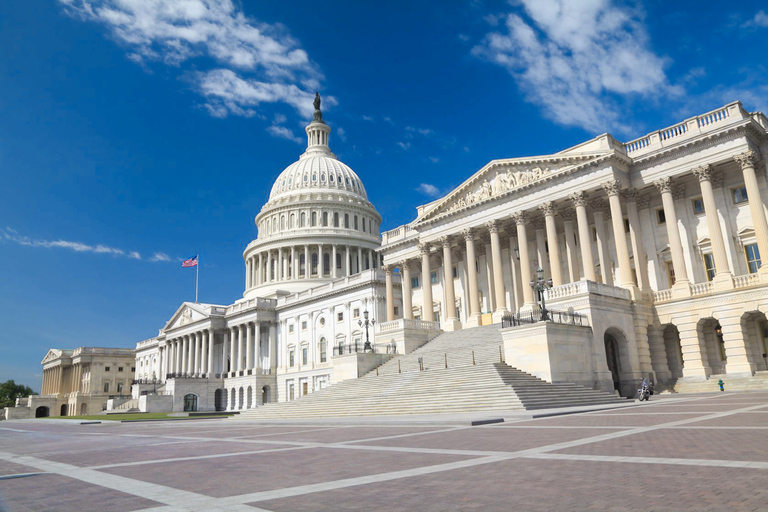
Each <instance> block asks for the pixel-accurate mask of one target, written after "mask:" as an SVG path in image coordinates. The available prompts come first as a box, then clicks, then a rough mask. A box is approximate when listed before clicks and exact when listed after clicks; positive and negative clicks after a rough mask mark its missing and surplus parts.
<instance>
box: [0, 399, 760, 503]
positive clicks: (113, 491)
mask: <svg viewBox="0 0 768 512" xmlns="http://www.w3.org/2000/svg"><path fill="white" fill-rule="evenodd" d="M560 411H563V410H560ZM476 416H478V417H481V416H483V415H476ZM485 416H486V417H487V418H498V417H500V415H499V414H498V413H496V414H494V413H490V414H488V415H485ZM501 416H502V417H504V418H505V422H504V423H496V424H489V425H482V426H471V425H470V424H469V421H467V419H466V418H464V417H458V416H457V417H442V418H441V417H434V418H432V420H431V421H430V422H428V423H425V422H418V421H416V418H414V419H413V421H409V418H408V417H399V418H381V419H372V418H367V419H363V420H350V421H339V420H336V421H333V422H331V421H315V422H308V421H305V422H297V421H292V422H287V421H286V422H272V423H261V424H258V423H254V422H250V421H238V420H219V419H216V420H201V421H165V422H142V423H119V422H104V423H101V424H96V425H81V424H80V423H79V422H77V421H73V420H50V419H46V420H43V419H40V420H20V421H8V422H2V423H0V510H1V511H10V512H16V511H47V510H55V511H69V510H72V511H91V510H92V511H133V510H145V511H153V512H155V511H156V512H161V511H162V512H172V511H191V510H201V511H203V510H204V511H216V510H221V511H232V510H234V511H238V510H243V511H260V510H261V511H273V512H287V511H303V510H313V511H329V512H330V511H347V510H350V511H351V510H385V511H388V512H393V511H403V512H405V511H415V510H429V511H449V510H456V511H461V510H483V511H486V510H526V511H530V510H610V511H622V510H632V511H638V510H659V511H668V510H696V511H702V510H718V511H722V510H728V511H731V510H739V511H740V510H768V393H733V394H732V393H727V392H726V393H721V394H700V395H687V396H679V395H677V396H668V397H662V398H659V397H654V398H653V399H652V401H651V402H650V403H647V404H646V403H643V404H638V403H635V404H634V405H631V406H628V407H622V408H613V409H603V410H596V411H590V412H581V413H578V414H567V415H557V416H551V417H541V418H531V413H530V412H528V413H525V414H520V413H517V414H508V415H501ZM419 419H421V420H423V418H419Z"/></svg>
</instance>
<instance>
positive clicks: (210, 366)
mask: <svg viewBox="0 0 768 512" xmlns="http://www.w3.org/2000/svg"><path fill="white" fill-rule="evenodd" d="M214 340H215V336H214V334H213V329H209V330H208V371H207V373H208V378H209V379H211V378H213V347H214V346H215V343H214Z"/></svg>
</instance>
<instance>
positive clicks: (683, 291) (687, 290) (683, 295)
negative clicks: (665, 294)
mask: <svg viewBox="0 0 768 512" xmlns="http://www.w3.org/2000/svg"><path fill="white" fill-rule="evenodd" d="M690 296H691V283H690V281H678V282H676V283H675V284H673V285H672V298H673V299H687V298H688V297H690Z"/></svg>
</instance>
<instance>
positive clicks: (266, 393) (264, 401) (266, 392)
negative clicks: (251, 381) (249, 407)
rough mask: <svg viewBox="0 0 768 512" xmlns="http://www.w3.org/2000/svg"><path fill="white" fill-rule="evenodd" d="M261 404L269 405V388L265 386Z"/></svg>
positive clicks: (262, 391)
mask: <svg viewBox="0 0 768 512" xmlns="http://www.w3.org/2000/svg"><path fill="white" fill-rule="evenodd" d="M261 403H262V404H268V403H269V386H264V387H263V388H261Z"/></svg>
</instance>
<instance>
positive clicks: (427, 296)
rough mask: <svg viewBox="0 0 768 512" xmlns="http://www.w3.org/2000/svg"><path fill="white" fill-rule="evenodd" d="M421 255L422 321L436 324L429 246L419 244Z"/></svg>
mask: <svg viewBox="0 0 768 512" xmlns="http://www.w3.org/2000/svg"><path fill="white" fill-rule="evenodd" d="M419 252H420V253H421V280H422V283H421V302H422V304H421V319H422V320H424V321H426V322H434V320H435V313H434V311H433V310H432V308H433V304H434V301H433V300H432V271H431V269H430V266H429V244H421V243H420V244H419Z"/></svg>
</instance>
